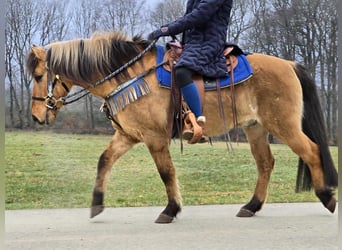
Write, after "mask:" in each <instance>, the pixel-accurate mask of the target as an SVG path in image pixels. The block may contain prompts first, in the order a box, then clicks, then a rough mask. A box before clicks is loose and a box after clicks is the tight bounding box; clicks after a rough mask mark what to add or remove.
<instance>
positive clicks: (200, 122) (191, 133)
mask: <svg viewBox="0 0 342 250" xmlns="http://www.w3.org/2000/svg"><path fill="white" fill-rule="evenodd" d="M205 122H206V119H205V116H199V117H198V118H197V120H196V118H195V115H194V114H193V113H192V112H190V111H189V112H187V113H186V116H185V118H184V130H183V132H182V138H183V139H184V140H187V141H188V143H189V144H195V143H204V142H208V141H209V138H208V136H207V135H206V134H205V129H204V125H205Z"/></svg>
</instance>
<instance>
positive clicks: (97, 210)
mask: <svg viewBox="0 0 342 250" xmlns="http://www.w3.org/2000/svg"><path fill="white" fill-rule="evenodd" d="M103 210H104V206H103V205H96V206H92V207H91V210H90V218H94V217H95V216H96V215H99V214H100V213H102V212H103Z"/></svg>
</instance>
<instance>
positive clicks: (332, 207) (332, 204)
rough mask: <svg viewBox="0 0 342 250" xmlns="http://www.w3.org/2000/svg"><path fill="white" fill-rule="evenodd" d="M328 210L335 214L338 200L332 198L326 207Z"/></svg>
mask: <svg viewBox="0 0 342 250" xmlns="http://www.w3.org/2000/svg"><path fill="white" fill-rule="evenodd" d="M326 208H327V209H328V210H329V211H330V212H331V213H334V211H335V208H336V199H335V198H334V197H332V198H331V200H330V201H329V203H328V204H327V205H326Z"/></svg>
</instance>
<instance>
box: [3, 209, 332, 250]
mask: <svg viewBox="0 0 342 250" xmlns="http://www.w3.org/2000/svg"><path fill="white" fill-rule="evenodd" d="M241 206H242V205H207V206H185V207H183V211H182V213H181V214H180V215H179V216H178V218H177V219H176V220H174V222H173V223H171V224H156V223H154V220H155V219H156V218H157V217H158V215H159V213H160V212H161V211H162V210H163V208H162V207H139V208H106V209H105V210H104V212H103V213H102V214H100V215H98V216H97V217H95V218H93V219H89V213H90V209H89V208H81V209H47V210H11V211H5V226H6V235H5V237H6V239H5V249H6V250H12V249H13V250H17V249H18V250H19V249H20V250H27V249H33V250H40V249H42V250H50V249H61V250H66V249H72V250H78V249H82V250H85V249H92V250H97V249H101V250H106V249H129V250H131V249H149V250H153V249H186V250H189V249H196V250H197V249H206V250H209V249H238V250H243V249H248V250H251V249H254V250H257V249H262V250H266V249H272V250H274V249H290V250H295V249H300V250H303V249H322V250H323V249H324V250H332V249H338V246H337V245H338V240H337V237H338V213H337V211H335V213H334V214H331V213H330V212H329V211H328V210H326V209H325V208H324V207H323V206H322V205H321V203H292V204H288V203H278V204H266V205H265V206H264V207H263V209H262V211H260V212H259V213H257V214H256V216H254V217H252V218H238V217H236V216H235V215H236V213H237V212H238V211H239V209H240V207H241Z"/></svg>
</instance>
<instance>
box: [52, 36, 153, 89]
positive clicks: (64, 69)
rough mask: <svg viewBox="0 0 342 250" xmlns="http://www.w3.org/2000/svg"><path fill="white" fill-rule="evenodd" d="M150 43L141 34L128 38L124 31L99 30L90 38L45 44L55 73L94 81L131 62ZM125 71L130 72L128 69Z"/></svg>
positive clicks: (83, 80)
mask: <svg viewBox="0 0 342 250" xmlns="http://www.w3.org/2000/svg"><path fill="white" fill-rule="evenodd" d="M147 44H148V41H145V40H143V39H141V37H140V36H136V37H134V38H133V39H129V38H128V37H127V36H126V35H125V34H124V33H122V32H101V31H97V32H95V33H94V34H93V35H92V36H91V37H90V38H86V39H75V40H69V41H61V42H56V43H51V44H49V45H47V46H45V47H46V49H47V50H48V59H47V60H48V66H49V68H50V69H51V70H52V71H53V72H55V73H58V74H60V75H65V76H67V77H68V78H70V79H74V80H77V81H79V80H81V81H82V82H88V83H94V81H96V80H99V78H101V77H104V76H106V75H108V74H110V73H111V72H113V71H114V70H115V69H117V68H119V67H120V66H122V65H123V64H124V63H125V62H127V61H129V60H130V59H131V58H133V57H134V56H135V55H137V54H138V53H139V52H140V51H141V50H142V49H144V48H145V47H146V46H147ZM123 74H124V75H127V71H124V72H123ZM121 75H122V74H121ZM118 77H120V76H118Z"/></svg>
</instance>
